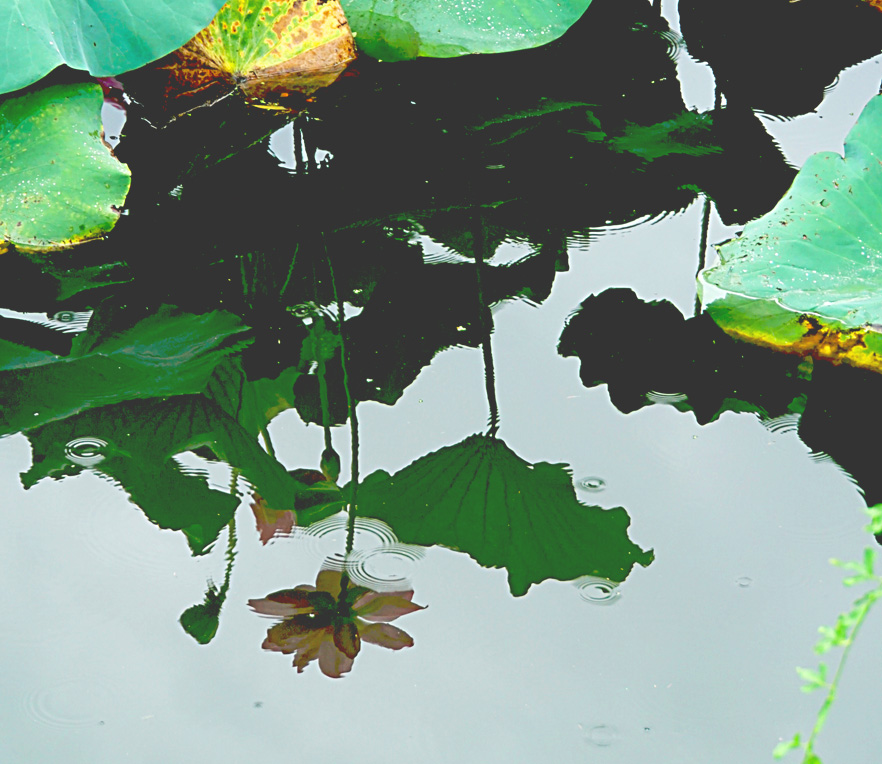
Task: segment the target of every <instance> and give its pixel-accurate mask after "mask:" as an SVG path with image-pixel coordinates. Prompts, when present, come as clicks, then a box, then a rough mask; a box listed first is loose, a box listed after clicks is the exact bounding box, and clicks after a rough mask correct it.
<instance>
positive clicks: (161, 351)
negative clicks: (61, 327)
mask: <svg viewBox="0 0 882 764" xmlns="http://www.w3.org/2000/svg"><path fill="white" fill-rule="evenodd" d="M96 315H98V314H96ZM93 318H94V317H93ZM95 323H97V321H95ZM246 330H247V327H245V326H244V325H243V324H242V323H241V321H240V320H239V318H238V317H236V316H234V315H233V314H231V313H226V312H223V311H214V312H212V313H207V314H203V315H195V314H192V313H184V312H181V311H178V310H176V309H174V308H171V307H169V306H165V307H163V308H161V309H159V310H158V311H157V312H156V313H155V314H153V315H151V316H148V317H146V318H144V319H142V320H140V321H138V322H137V323H135V324H134V325H130V326H121V325H119V324H116V323H115V322H113V321H111V322H109V323H108V325H107V326H105V327H104V329H103V332H102V331H99V330H97V329H94V330H93V329H92V328H91V327H90V329H89V330H88V331H87V332H84V333H83V334H81V335H78V336H77V338H76V340H75V341H74V343H73V349H72V352H71V353H70V354H69V355H65V356H59V355H55V354H52V353H48V352H45V351H44V352H39V351H37V350H35V349H33V348H31V347H26V346H23V345H19V344H18V343H13V342H8V341H4V342H2V343H0V365H2V368H3V369H5V370H4V371H2V372H0V434H4V433H9V432H15V431H17V430H21V429H29V428H31V427H35V426H37V425H39V424H43V423H45V422H49V421H51V420H54V419H61V418H64V417H67V416H70V415H71V414H73V413H76V412H78V411H83V410H84V409H88V408H94V407H97V406H103V405H106V404H109V403H114V402H117V401H124V400H130V399H133V398H151V397H158V396H164V395H175V394H181V393H195V392H200V391H201V390H202V389H203V388H204V386H205V384H206V382H207V380H208V378H209V377H210V375H211V373H212V371H213V370H214V368H215V367H216V366H217V365H218V364H219V363H220V362H221V361H222V360H223V359H224V358H225V357H226V356H227V355H229V354H230V353H231V352H233V351H235V350H237V349H239V348H241V347H242V345H243V344H244V343H245V342H247V341H248V340H247V338H246V335H245V334H244V332H245V331H246Z"/></svg>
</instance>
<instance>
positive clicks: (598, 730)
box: [585, 724, 619, 748]
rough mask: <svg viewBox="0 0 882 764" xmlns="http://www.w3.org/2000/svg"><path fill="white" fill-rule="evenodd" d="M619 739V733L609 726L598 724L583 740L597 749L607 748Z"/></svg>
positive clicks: (588, 731) (587, 732)
mask: <svg viewBox="0 0 882 764" xmlns="http://www.w3.org/2000/svg"><path fill="white" fill-rule="evenodd" d="M618 738H619V731H618V730H617V729H616V728H615V727H613V726H612V725H611V724H598V725H596V726H594V727H591V728H590V729H589V730H587V731H586V733H585V739H586V740H587V741H588V742H589V743H591V745H596V746H597V747H598V748H608V747H609V746H611V745H612V744H613V743H615V742H616V740H618Z"/></svg>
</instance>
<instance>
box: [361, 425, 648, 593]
mask: <svg viewBox="0 0 882 764" xmlns="http://www.w3.org/2000/svg"><path fill="white" fill-rule="evenodd" d="M358 496H359V501H358V506H359V511H360V512H361V513H363V514H364V515H367V516H369V517H376V518H379V519H381V520H384V521H385V522H387V523H389V525H391V526H392V528H393V529H394V531H395V533H396V535H397V536H398V538H399V539H400V540H401V541H402V542H404V543H407V544H421V545H425V546H429V545H432V544H440V545H443V546H447V547H451V548H453V549H457V550H459V551H462V552H466V553H468V554H469V555H471V556H472V557H473V558H474V559H475V560H477V562H478V563H480V564H481V565H485V566H488V567H505V568H507V569H508V581H509V587H510V588H511V591H512V594H514V595H515V596H520V595H522V594H526V592H527V590H528V589H529V588H530V586H531V585H532V584H534V583H539V582H540V581H544V580H545V579H547V578H555V579H558V580H561V581H569V580H571V579H574V578H577V577H579V576H582V575H589V574H590V575H595V576H603V577H604V578H608V579H610V580H612V581H624V580H625V578H626V577H627V575H628V573H629V572H630V571H631V568H632V567H633V566H634V564H635V563H640V564H641V565H648V564H649V563H650V562H651V561H652V559H653V554H652V552H651V551H649V552H644V551H643V550H641V549H640V547H638V546H637V545H636V544H634V543H632V542H631V540H630V539H629V538H628V535H627V528H628V525H629V524H630V522H631V520H630V518H629V517H628V514H627V512H626V511H625V510H624V509H622V508H621V507H616V508H614V509H609V510H604V509H601V508H600V507H591V506H586V505H584V504H582V503H581V502H579V501H578V500H577V499H576V495H575V491H574V490H573V484H572V481H571V479H570V476H569V474H568V473H567V470H566V468H565V467H564V465H561V464H547V463H545V462H540V463H538V464H529V463H528V462H526V461H524V460H523V459H521V458H520V457H519V456H518V455H517V454H515V453H514V451H512V450H511V449H510V448H509V447H508V446H506V445H505V443H503V442H502V441H500V440H497V439H495V438H491V437H489V436H484V435H472V436H471V437H469V438H466V440H464V441H462V442H461V443H458V444H456V445H453V446H448V447H446V448H442V449H441V450H439V451H436V452H435V453H432V454H429V455H427V456H424V457H422V458H421V459H417V461H415V462H414V463H413V464H411V465H410V466H408V467H405V468H404V469H403V470H402V471H401V472H398V473H397V474H395V475H394V476H390V475H388V474H387V473H385V472H381V471H380V472H375V473H373V474H372V475H369V476H368V477H367V478H366V479H365V481H364V483H363V484H362V485H361V486H359V493H358Z"/></svg>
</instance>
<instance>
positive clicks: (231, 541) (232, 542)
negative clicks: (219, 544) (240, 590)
mask: <svg viewBox="0 0 882 764" xmlns="http://www.w3.org/2000/svg"><path fill="white" fill-rule="evenodd" d="M227 528H228V529H229V538H227V551H226V554H225V555H224V557H225V558H226V561H227V567H226V570H225V571H224V583H223V585H222V586H221V588H220V591H219V592H218V595H219V597H220V599H223V598H224V597H226V594H227V591H228V590H229V588H230V576H231V575H232V573H233V560H235V559H236V516H235V515H233V517H231V518H230V523H229V525H228V526H227Z"/></svg>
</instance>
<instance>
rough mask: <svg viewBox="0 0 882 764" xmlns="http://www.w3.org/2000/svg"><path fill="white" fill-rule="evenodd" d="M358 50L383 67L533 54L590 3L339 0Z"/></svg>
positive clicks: (585, 0)
mask: <svg viewBox="0 0 882 764" xmlns="http://www.w3.org/2000/svg"><path fill="white" fill-rule="evenodd" d="M341 2H342V5H343V10H344V11H346V17H347V18H348V19H349V26H350V27H352V31H353V34H354V35H355V42H356V44H357V45H358V47H359V49H360V50H361V51H362V52H364V53H367V55H369V56H373V57H374V58H378V59H381V60H383V61H401V60H405V59H411V58H417V57H420V56H428V57H432V58H451V57H453V56H461V55H464V54H467V53H501V52H504V51H512V50H523V49H524V48H535V47H537V46H539V45H544V44H545V43H548V42H551V41H552V40H555V39H557V38H558V37H560V36H561V35H562V34H563V33H564V32H566V31H567V29H569V28H570V27H571V26H572V25H573V24H574V23H575V22H576V21H578V20H579V18H580V17H581V16H582V14H583V13H585V11H586V10H587V9H588V6H589V5H590V4H591V0H559V1H558V2H556V1H555V0H468V2H466V0H449V2H441V3H439V2H437V0H341Z"/></svg>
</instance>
